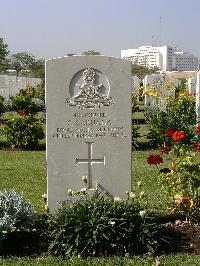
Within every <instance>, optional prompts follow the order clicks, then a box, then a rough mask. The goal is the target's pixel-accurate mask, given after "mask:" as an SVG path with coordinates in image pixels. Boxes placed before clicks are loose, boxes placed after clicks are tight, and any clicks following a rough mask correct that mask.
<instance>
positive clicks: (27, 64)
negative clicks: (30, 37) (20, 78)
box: [10, 52, 44, 78]
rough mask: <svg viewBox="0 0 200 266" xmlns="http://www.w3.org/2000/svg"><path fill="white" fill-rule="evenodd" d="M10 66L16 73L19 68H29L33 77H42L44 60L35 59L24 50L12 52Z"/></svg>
mask: <svg viewBox="0 0 200 266" xmlns="http://www.w3.org/2000/svg"><path fill="white" fill-rule="evenodd" d="M10 60H11V68H13V69H15V70H16V71H17V73H19V72H20V71H21V70H30V71H31V72H32V73H33V75H34V76H35V77H38V78H44V60H43V59H36V58H35V56H34V55H32V54H30V53H26V52H21V53H16V54H12V55H11V57H10Z"/></svg>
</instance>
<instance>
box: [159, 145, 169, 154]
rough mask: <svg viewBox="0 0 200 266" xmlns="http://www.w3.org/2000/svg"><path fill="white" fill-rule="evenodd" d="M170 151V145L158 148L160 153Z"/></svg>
mask: <svg viewBox="0 0 200 266" xmlns="http://www.w3.org/2000/svg"><path fill="white" fill-rule="evenodd" d="M169 151H170V147H167V146H165V147H161V148H160V153H161V154H163V153H168V152H169Z"/></svg>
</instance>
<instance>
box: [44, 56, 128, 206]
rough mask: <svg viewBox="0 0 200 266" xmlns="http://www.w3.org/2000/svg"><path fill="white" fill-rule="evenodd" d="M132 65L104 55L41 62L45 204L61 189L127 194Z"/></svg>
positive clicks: (60, 198) (61, 195) (55, 200)
mask: <svg viewBox="0 0 200 266" xmlns="http://www.w3.org/2000/svg"><path fill="white" fill-rule="evenodd" d="M130 86H131V63H130V62H128V61H127V60H122V59H117V58H111V57H104V56H71V57H63V58H58V59H52V60H48V61H47V62H46V107H47V167H48V206H49V208H50V211H52V210H56V209H57V207H58V204H59V203H62V202H65V201H68V200H71V197H70V196H68V195H67V193H66V191H67V190H68V189H72V190H73V191H77V190H80V189H82V188H83V187H84V186H86V185H85V184H84V182H83V181H82V180H81V178H82V176H87V181H88V182H87V189H88V190H89V191H91V192H92V191H94V189H95V184H96V183H97V182H98V184H99V188H100V189H101V190H102V192H103V193H107V194H108V195H110V196H112V197H115V196H117V197H120V198H124V197H125V192H126V191H130V190H131V121H132V117H131V91H130Z"/></svg>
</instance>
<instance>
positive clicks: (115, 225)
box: [46, 192, 156, 257]
mask: <svg viewBox="0 0 200 266" xmlns="http://www.w3.org/2000/svg"><path fill="white" fill-rule="evenodd" d="M140 210H141V208H140V206H139V204H138V203H137V202H136V201H134V200H127V201H114V200H113V199H107V198H105V197H103V196H102V195H100V194H99V193H98V192H96V193H95V194H94V195H92V196H91V195H90V196H85V197H82V198H81V199H80V200H79V201H76V202H73V203H67V204H66V205H64V206H63V207H61V208H60V209H59V210H58V212H57V213H56V214H55V215H51V216H49V219H48V229H47V232H46V235H47V237H48V238H49V242H50V243H49V252H51V253H52V254H55V255H56V256H64V257H71V256H77V255H81V256H113V255H117V256H124V255H126V254H129V255H134V254H142V253H144V252H146V251H147V250H148V248H149V247H153V245H154V244H155V242H154V240H153V235H151V230H152V227H151V226H149V224H148V225H147V224H146V223H145V220H144V217H143V218H142V216H141V215H140V214H141V213H140ZM155 229H156V228H155ZM153 234H154V233H153Z"/></svg>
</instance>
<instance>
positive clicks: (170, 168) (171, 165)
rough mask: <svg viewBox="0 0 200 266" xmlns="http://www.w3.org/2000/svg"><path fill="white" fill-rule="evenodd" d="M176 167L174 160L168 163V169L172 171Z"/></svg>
mask: <svg viewBox="0 0 200 266" xmlns="http://www.w3.org/2000/svg"><path fill="white" fill-rule="evenodd" d="M175 169H176V164H175V163H174V162H172V163H171V164H170V165H169V170H171V171H173V170H175Z"/></svg>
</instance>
